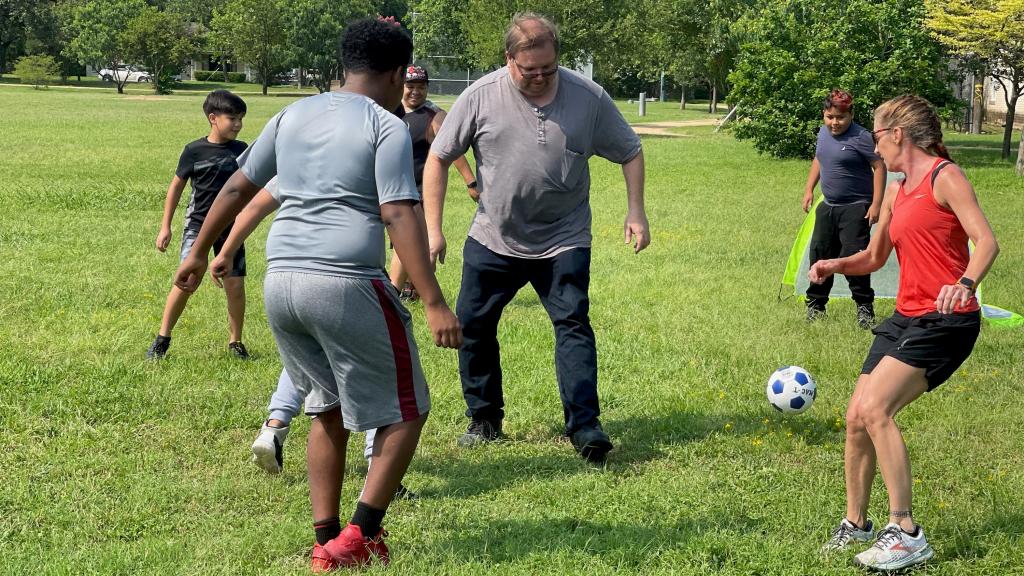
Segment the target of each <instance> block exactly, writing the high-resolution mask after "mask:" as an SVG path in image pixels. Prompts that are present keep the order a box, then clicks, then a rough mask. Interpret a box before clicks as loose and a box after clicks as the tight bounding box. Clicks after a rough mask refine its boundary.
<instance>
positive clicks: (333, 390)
mask: <svg viewBox="0 0 1024 576" xmlns="http://www.w3.org/2000/svg"><path fill="white" fill-rule="evenodd" d="M263 298H264V302H265V305H266V309H267V318H268V320H269V321H270V329H271V331H272V332H273V333H274V339H275V340H276V341H277V348H278V350H279V351H280V353H281V361H282V362H283V363H284V367H285V370H287V371H288V375H289V376H290V377H291V379H292V382H293V383H294V384H295V389H296V390H298V391H299V392H300V393H301V394H303V395H308V396H307V397H306V413H307V414H311V415H312V414H319V413H321V412H327V411H329V410H333V409H334V408H338V407H340V408H341V414H342V419H343V421H344V424H345V428H347V429H349V430H353V431H363V430H370V429H373V428H380V427H382V426H387V425H389V424H396V423H398V422H407V421H409V420H415V419H416V418H419V417H420V416H422V415H423V414H426V413H427V412H428V411H429V410H430V392H429V391H428V390H427V382H426V379H424V377H423V369H422V368H421V367H420V359H419V352H418V351H417V349H416V341H415V340H414V339H413V332H412V316H411V315H410V314H409V312H408V311H407V310H406V309H405V307H403V306H402V304H401V303H400V302H399V301H398V294H397V293H396V291H395V289H394V288H393V287H392V286H391V283H390V282H387V281H386V280H373V279H366V278H346V277H342V276H327V275H321V274H307V273H302V272H270V273H268V274H267V277H266V280H265V281H264V283H263Z"/></svg>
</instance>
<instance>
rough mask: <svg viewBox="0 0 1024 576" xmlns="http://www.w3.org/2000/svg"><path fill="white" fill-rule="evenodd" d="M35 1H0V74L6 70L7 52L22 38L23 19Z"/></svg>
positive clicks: (32, 7)
mask: <svg viewBox="0 0 1024 576" xmlns="http://www.w3.org/2000/svg"><path fill="white" fill-rule="evenodd" d="M36 4H38V1H35V0H0V73H3V71H4V70H6V69H7V50H8V49H9V48H10V47H11V46H12V45H14V44H15V42H18V41H19V40H21V39H22V38H24V28H25V19H26V17H27V16H28V15H29V14H30V13H31V12H32V11H33V9H34V8H35V5H36Z"/></svg>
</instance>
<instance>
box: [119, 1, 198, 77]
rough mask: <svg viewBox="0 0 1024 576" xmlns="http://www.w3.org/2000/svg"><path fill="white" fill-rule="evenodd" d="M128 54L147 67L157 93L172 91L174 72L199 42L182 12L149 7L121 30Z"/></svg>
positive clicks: (177, 71)
mask: <svg viewBox="0 0 1024 576" xmlns="http://www.w3.org/2000/svg"><path fill="white" fill-rule="evenodd" d="M120 41H121V44H122V46H123V47H124V54H125V57H127V58H128V59H130V60H132V61H133V62H138V63H140V64H142V65H144V66H145V67H146V70H148V71H149V73H150V75H151V76H152V78H153V90H154V91H155V92H156V93H157V94H166V93H169V92H170V89H171V85H172V84H173V82H174V80H173V77H174V75H175V74H177V73H179V72H181V70H182V68H184V67H185V63H186V60H187V59H188V58H189V57H191V56H193V55H194V54H195V53H196V50H197V46H196V42H195V40H194V39H193V37H192V34H191V33H190V32H189V28H188V24H187V23H186V22H185V21H184V20H183V19H182V17H181V15H180V14H176V13H174V12H162V11H160V10H158V9H156V8H155V7H153V6H149V7H147V8H146V9H145V10H143V11H142V12H140V13H139V15H138V16H136V17H135V18H132V19H131V20H130V21H128V25H127V26H126V27H125V29H124V30H123V31H122V32H121V38H120Z"/></svg>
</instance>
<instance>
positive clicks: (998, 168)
mask: <svg viewBox="0 0 1024 576" xmlns="http://www.w3.org/2000/svg"><path fill="white" fill-rule="evenodd" d="M201 101H202V97H201V95H193V96H188V95H175V96H172V97H169V98H167V99H164V100H160V101H152V100H139V99H131V98H129V97H118V96H116V95H114V94H110V93H105V92H97V91H80V92H71V91H57V90H51V91H48V92H47V91H34V90H31V89H23V88H3V89H0V110H3V111H4V114H3V115H2V116H3V122H2V124H3V130H2V131H0V174H2V175H3V178H0V352H2V353H0V470H2V472H0V478H2V484H3V489H2V490H0V551H2V553H0V573H3V574H136V573H145V574H157V573H160V574H204V575H205V574H296V575H298V574H305V573H307V572H308V556H309V551H310V548H311V545H312V539H313V538H312V537H313V534H312V530H311V518H310V512H309V503H308V494H307V489H306V483H305V470H304V465H303V462H304V452H305V450H304V441H305V437H306V432H307V430H308V419H306V418H305V417H300V418H297V419H296V421H295V424H294V427H293V428H294V429H293V432H292V435H291V437H290V438H289V440H288V443H287V445H286V464H285V472H284V473H283V474H281V475H279V476H276V477H269V476H266V475H264V474H263V473H262V472H261V471H259V470H258V469H256V468H255V467H253V466H252V465H251V464H249V462H248V456H249V451H248V450H249V444H250V443H251V441H252V439H253V437H254V434H255V432H256V431H257V429H258V427H259V424H260V422H261V421H262V419H263V418H264V417H265V413H264V409H265V405H266V402H267V399H268V398H269V395H270V393H271V391H272V390H273V388H274V385H275V382H276V378H277V375H278V373H279V371H280V369H281V367H280V363H279V361H278V358H277V354H276V350H275V346H274V342H273V339H272V338H271V335H270V332H269V330H268V328H267V323H266V320H265V316H264V314H263V307H262V297H261V284H262V276H263V273H264V270H265V263H264V258H263V239H264V238H265V235H266V230H267V227H266V226H264V227H262V228H261V229H260V230H258V231H257V233H256V235H255V237H254V238H253V239H252V240H251V241H250V242H249V243H248V262H249V279H248V281H247V285H248V291H249V292H248V299H249V310H248V314H247V324H246V342H247V344H248V346H249V348H250V350H251V351H252V352H253V354H254V357H255V358H254V360H253V361H251V362H248V363H241V362H237V361H234V360H232V359H231V358H229V357H228V354H227V352H226V349H225V344H226V340H227V325H226V318H225V306H224V298H223V295H222V294H221V293H220V292H219V291H218V290H217V289H216V288H214V287H212V286H211V285H210V284H209V282H208V281H207V282H206V283H205V284H204V286H203V287H202V289H201V290H200V291H199V292H198V293H197V294H196V296H195V297H194V298H193V299H192V301H191V302H190V304H189V308H188V309H187V310H186V312H185V315H184V317H183V319H182V321H181V323H180V324H179V327H178V329H177V330H176V331H175V333H174V345H173V347H172V349H171V353H170V355H169V357H168V358H167V359H166V360H165V361H163V362H160V363H147V362H145V361H144V360H143V355H144V353H145V350H146V347H147V346H148V345H149V343H150V341H151V340H152V337H153V335H154V334H155V332H156V330H157V328H158V325H159V321H160V314H161V311H162V308H163V303H164V298H165V296H166V293H167V290H168V288H169V286H170V277H171V274H172V272H173V271H174V269H175V267H176V264H177V256H176V251H177V246H178V242H179V241H180V221H181V217H182V214H183V212H184V206H185V203H184V200H183V202H182V205H181V207H180V209H179V211H178V214H177V219H176V223H175V229H174V234H175V236H174V240H173V242H172V249H171V250H169V251H168V253H167V254H161V253H159V252H157V251H156V250H155V249H154V247H153V242H154V239H155V237H156V234H157V231H158V227H159V221H160V213H161V206H162V201H163V197H164V192H165V190H166V186H167V183H168V181H169V179H170V177H171V174H172V172H173V170H174V167H175V165H176V162H177V158H178V154H179V152H180V150H181V148H182V146H183V145H184V144H185V143H186V142H188V141H190V140H192V139H195V138H197V137H199V136H202V135H203V134H204V133H205V131H206V125H205V121H204V119H203V116H202V113H201V110H200V106H201ZM287 102H288V100H286V99H283V98H249V99H248V104H249V114H248V116H247V117H246V119H245V122H246V128H245V129H244V130H243V132H242V135H241V137H242V139H244V140H246V141H251V140H252V139H254V138H255V136H256V135H257V134H258V133H259V131H260V129H261V128H262V125H263V124H264V122H265V121H266V120H267V119H268V118H269V117H270V116H271V115H272V114H274V113H275V112H277V111H278V110H279V109H280V108H281V107H282V106H284V105H285V104H286V103H287ZM666 105H668V103H667V104H666ZM683 134H684V137H679V138H675V137H660V138H646V139H645V140H644V149H645V155H646V160H647V205H648V214H649V216H650V220H651V227H652V230H653V243H652V245H651V247H650V248H649V249H648V250H647V251H645V252H643V253H641V254H640V255H633V254H632V252H631V250H629V249H628V248H627V247H626V246H624V245H623V237H622V219H623V216H624V213H625V191H624V186H623V182H622V177H621V172H620V170H619V169H618V167H617V166H614V165H612V164H609V163H608V162H605V161H603V160H600V159H594V160H593V161H592V163H591V168H592V171H593V182H594V184H593V190H592V205H593V212H594V223H593V231H594V250H593V276H592V285H591V295H592V320H593V324H594V328H595V330H596V332H597V338H598V347H599V364H600V391H601V399H602V408H603V414H602V418H603V422H604V425H605V429H606V430H607V431H608V432H609V433H610V434H611V436H612V438H613V439H614V441H615V443H616V445H617V447H616V449H615V451H614V452H612V454H611V456H610V459H609V461H608V464H607V466H605V467H603V468H595V467H592V466H590V465H588V464H587V463H585V462H584V461H582V460H581V459H579V458H578V457H576V456H575V455H574V454H573V452H572V450H571V447H570V446H569V444H568V443H567V442H566V441H565V440H564V439H562V438H561V429H562V410H561V407H560V405H559V401H558V393H557V387H556V383H555V376H554V370H553V354H552V346H553V338H552V331H551V327H550V323H549V322H548V320H547V317H546V315H545V313H544V310H543V309H542V307H541V306H540V304H539V301H538V299H537V298H536V296H535V295H533V294H532V293H531V292H530V291H529V290H524V291H523V292H522V293H521V294H520V295H519V296H518V297H517V298H516V299H515V301H514V302H513V303H512V304H511V305H510V306H509V307H508V309H507V310H506V312H505V316H504V319H503V322H502V324H501V326H500V339H501V344H502V363H503V368H504V373H505V390H506V400H507V404H508V406H507V411H508V414H507V417H506V420H505V431H506V433H507V435H508V439H507V440H506V441H503V442H500V443H497V444H495V445H492V446H486V447H483V448H479V449H473V450H464V449H459V448H457V447H456V446H455V439H456V437H457V436H458V434H460V433H461V432H462V431H463V430H464V428H465V425H466V423H467V420H466V419H465V417H464V416H463V411H464V409H465V406H464V403H463V401H462V398H461V393H460V386H459V380H458V375H457V362H456V357H455V354H454V353H453V352H451V351H447V350H439V349H436V348H434V347H433V346H430V345H429V344H428V341H429V340H428V331H427V328H426V325H425V322H424V319H423V314H422V309H421V308H419V307H418V306H415V305H414V306H412V311H413V314H414V317H415V323H416V331H417V338H418V340H419V342H420V344H421V358H422V361H423V365H424V370H425V372H426V374H427V377H428V379H429V382H430V384H431V390H432V392H433V402H434V409H433V412H432V414H431V417H430V420H429V421H428V424H427V426H426V429H425V431H424V436H423V441H422V443H421V445H420V450H419V453H418V455H417V457H416V459H415V460H414V462H413V465H412V468H411V470H410V471H409V474H408V476H407V478H406V483H407V484H408V485H409V486H410V487H411V488H413V489H414V490H416V491H417V492H419V493H420V494H421V495H422V499H420V500H418V501H415V502H399V503H396V504H395V505H394V506H393V507H392V509H391V511H390V512H389V514H388V517H387V518H386V527H387V529H388V530H389V531H390V533H391V536H390V538H389V539H388V542H389V544H390V545H391V547H392V551H393V564H392V566H391V567H390V568H389V569H388V572H389V573H392V574H424V575H427V574H430V575H436V574H480V573H495V574H611V573H617V574H712V573H715V574H856V573H858V571H857V570H856V569H854V568H852V567H851V566H850V565H849V557H850V556H851V555H852V552H851V554H839V555H837V556H835V557H832V558H828V559H823V558H820V557H819V556H818V555H817V549H818V547H819V546H820V544H821V542H822V541H823V539H824V538H826V536H827V533H828V531H829V530H830V529H831V528H832V527H833V525H834V524H835V523H836V522H837V521H838V519H839V518H840V516H841V515H842V513H843V510H844V490H843V473H842V462H843V449H842V443H843V421H842V413H843V409H844V406H845V403H846V400H847V398H848V397H849V394H850V392H851V391H852V388H853V382H854V379H855V377H856V375H857V373H858V370H859V368H860V362H861V361H862V359H863V356H864V354H865V352H866V351H867V348H868V346H869V344H870V340H871V337H870V335H869V334H867V333H865V332H863V331H861V330H859V329H858V328H856V326H855V323H854V310H853V306H852V304H851V303H850V302H848V301H835V302H834V303H833V304H832V305H831V307H830V312H831V314H830V317H829V319H828V320H826V321H824V322H821V323H818V324H815V325H807V324H805V323H804V321H803V306H802V304H801V303H800V302H799V301H797V300H796V299H794V298H790V299H788V300H782V301H780V300H778V298H777V294H778V280H779V278H780V277H781V275H782V269H783V267H784V263H785V259H786V256H787V254H788V251H789V248H790V245H791V242H792V238H793V236H794V234H795V232H796V229H797V227H798V226H799V224H800V222H801V219H802V218H803V213H802V212H801V210H800V207H799V201H800V197H801V194H802V189H803V182H804V180H805V177H806V171H807V168H808V163H807V162H802V161H787V162H781V161H776V160H771V159H768V158H764V157H760V156H758V155H757V154H756V153H755V152H754V151H753V150H752V148H751V147H750V145H749V144H747V143H743V142H737V141H735V140H734V139H733V138H732V137H731V136H730V135H728V134H717V135H714V134H712V133H711V128H710V127H699V128H688V129H686V130H685V131H684V133H683ZM997 138H998V137H997V136H996V137H984V136H983V137H971V138H967V137H961V136H956V137H950V138H949V141H950V143H951V144H952V145H954V146H955V148H954V149H953V153H954V155H956V156H957V157H961V158H963V159H964V162H965V167H966V169H967V172H968V175H969V177H970V178H971V180H972V181H973V182H974V183H975V185H976V186H977V188H978V194H979V196H980V198H981V202H982V205H983V207H984V208H985V210H986V212H987V214H988V216H989V218H990V220H991V222H992V225H993V227H994V228H995V230H996V234H997V235H998V237H999V240H1000V243H1001V245H1002V248H1003V252H1002V255H1001V256H1000V258H999V260H998V261H997V263H996V266H995V268H994V269H993V271H992V273H991V274H990V276H989V278H988V279H987V280H986V282H985V284H984V289H985V296H986V299H987V300H988V301H989V302H991V303H993V304H998V305H1001V306H1003V307H1006V308H1010V309H1014V310H1017V311H1024V292H1022V291H1021V289H1020V286H1021V270H1022V268H1024V256H1022V251H1024V250H1022V249H1024V227H1022V226H1021V222H1022V221H1024V197H1022V191H1024V188H1022V181H1021V180H1019V179H1017V178H1016V177H1015V176H1014V175H1013V172H1012V168H1011V167H1010V165H1008V164H1006V163H1003V162H1000V161H999V160H998V149H997V148H996V149H991V147H992V146H997ZM473 210H474V207H473V204H472V203H471V202H470V201H469V200H468V199H467V198H465V196H464V195H463V191H461V190H458V189H456V188H455V187H453V189H452V191H451V193H450V197H449V203H448V206H447V211H446V215H447V218H448V220H447V222H446V225H445V228H446V232H447V235H448V239H449V245H450V250H449V255H448V261H447V263H446V264H445V265H444V266H442V267H440V269H439V272H438V274H439V278H440V280H441V283H442V286H443V288H444V290H445V293H446V294H447V295H448V298H449V301H451V302H454V299H455V296H456V294H457V292H458V284H459V278H460V266H461V258H460V247H461V244H462V241H463V239H464V237H465V232H466V230H467V229H468V225H469V221H470V218H471V216H472V213H473ZM878 308H879V311H880V313H882V314H888V313H889V312H891V310H892V303H891V302H882V303H880V304H879V306H878ZM340 328H341V329H343V327H340ZM1022 342H1024V338H1022V332H1021V331H1020V330H1016V331H1012V330H1004V331H1000V330H996V329H992V328H990V327H985V328H984V330H983V332H982V336H981V339H980V341H979V343H978V345H977V347H976V348H975V352H974V354H973V356H972V357H971V358H970V360H969V361H968V362H967V363H966V364H965V365H964V367H963V368H962V369H961V370H960V371H959V372H958V373H957V374H956V375H955V376H954V377H953V379H952V380H950V381H949V382H947V383H946V384H945V385H944V386H942V387H941V388H940V389H939V390H938V391H937V392H936V393H934V394H929V395H926V396H925V397H924V398H922V399H921V400H920V401H918V402H917V403H915V404H914V405H913V406H911V407H910V408H909V409H907V410H906V412H905V413H904V414H902V415H901V416H900V418H899V422H900V424H901V426H902V427H903V429H904V430H905V433H906V436H907V439H908V442H909V449H910V453H911V456H912V459H913V462H914V468H913V476H914V491H915V500H914V504H915V506H914V509H915V512H916V516H917V517H918V519H919V520H920V522H922V523H923V525H924V526H925V528H926V530H927V533H928V537H929V540H930V541H931V542H932V545H933V546H934V547H935V549H936V551H937V556H936V558H935V560H933V561H932V562H931V563H930V564H929V565H928V566H927V567H926V568H924V569H922V570H921V571H920V573H925V574H948V575H953V574H1020V573H1024V546H1022V534H1024V513H1022V512H1021V510H1024V466H1022V464H1024V462H1022V460H1024V457H1022V452H1024V423H1022V419H1021V417H1020V413H1021V412H1020V398H1021V391H1022V390H1021V388H1022V385H1021V382H1022V380H1024V368H1022V365H1024V353H1022V349H1021V343H1022ZM784 364H799V365H802V366H804V367H806V368H807V369H809V370H810V371H811V372H812V373H813V374H814V375H815V377H816V378H817V380H818V386H819V396H818V400H817V403H816V404H815V406H814V407H813V408H812V410H810V411H809V412H808V413H806V414H804V415H801V416H798V417H792V418H783V417H780V416H779V415H777V414H776V413H775V412H774V411H773V410H771V409H770V408H769V406H768V404H767V402H766V401H765V398H764V386H765V381H766V379H767V377H768V375H769V374H770V373H771V372H772V370H774V369H775V368H777V367H778V366H780V365H784ZM361 442H362V437H361V436H360V435H354V436H353V440H352V442H351V448H352V449H351V450H350V454H351V457H350V461H349V464H348V473H347V475H346V483H345V485H344V490H343V500H342V501H343V506H342V517H343V519H344V518H345V517H346V516H347V515H348V514H349V513H350V512H351V509H352V507H353V506H354V503H355V500H356V497H357V494H358V492H359V488H360V485H361V483H362V480H363V476H364V474H365V463H364V461H363V460H362V459H361V457H360V453H361V449H360V448H359V447H360V446H361ZM873 496H874V497H873V501H872V504H871V516H872V517H874V518H875V519H876V520H883V521H884V517H885V514H886V504H885V496H884V490H883V486H882V483H881V480H880V479H878V481H876V484H875V488H874V492H873ZM383 571H384V570H383V569H382V568H380V567H375V568H373V569H371V570H369V573H381V572H383Z"/></svg>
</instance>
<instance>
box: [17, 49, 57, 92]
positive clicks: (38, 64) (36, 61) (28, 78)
mask: <svg viewBox="0 0 1024 576" xmlns="http://www.w3.org/2000/svg"><path fill="white" fill-rule="evenodd" d="M14 73H15V74H16V75H17V76H18V77H19V78H20V79H21V81H22V82H23V83H25V84H32V85H33V86H34V87H35V88H36V89H37V90H38V89H39V88H42V87H45V86H46V84H47V82H48V81H49V80H50V77H51V76H55V75H56V74H57V62H55V61H54V60H53V56H48V55H40V54H36V55H32V56H23V57H22V58H20V59H19V60H18V62H17V64H15V65H14Z"/></svg>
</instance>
